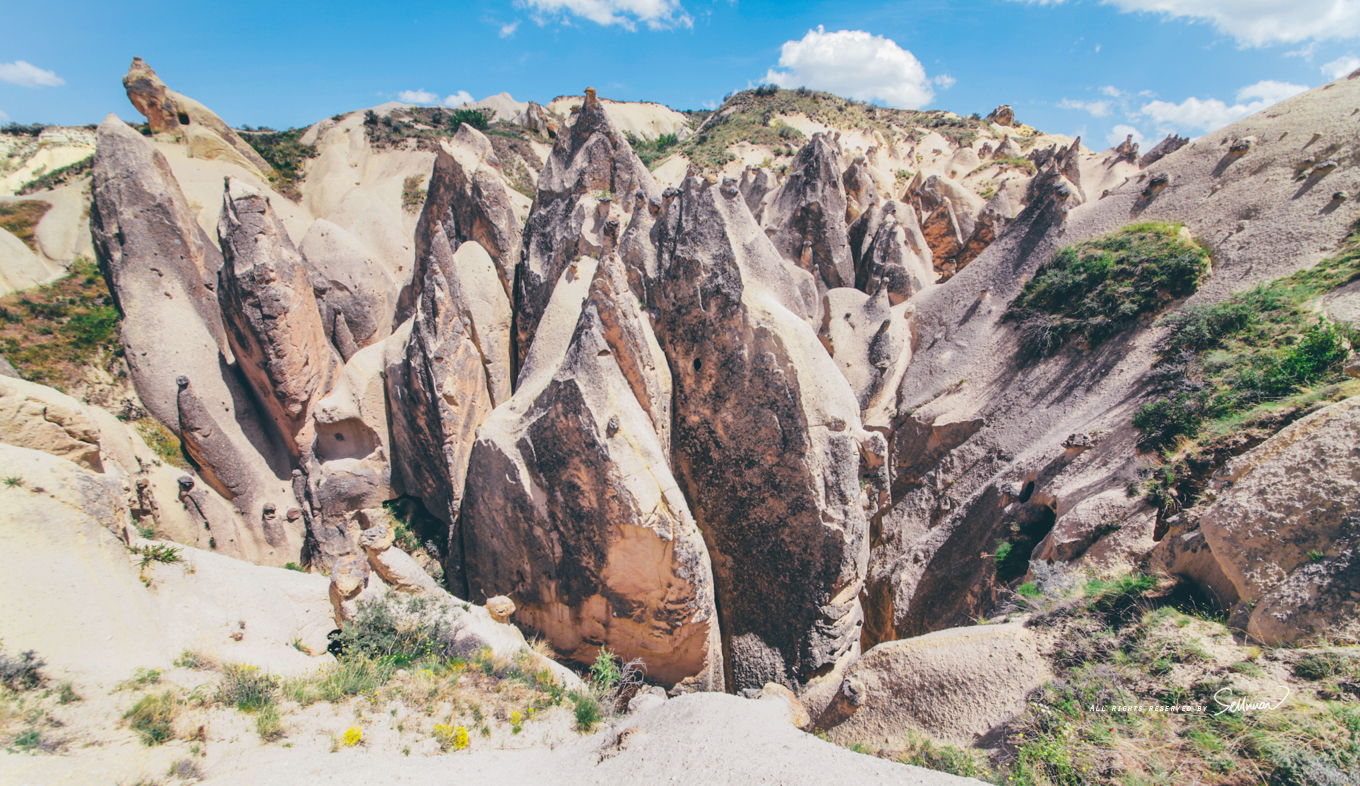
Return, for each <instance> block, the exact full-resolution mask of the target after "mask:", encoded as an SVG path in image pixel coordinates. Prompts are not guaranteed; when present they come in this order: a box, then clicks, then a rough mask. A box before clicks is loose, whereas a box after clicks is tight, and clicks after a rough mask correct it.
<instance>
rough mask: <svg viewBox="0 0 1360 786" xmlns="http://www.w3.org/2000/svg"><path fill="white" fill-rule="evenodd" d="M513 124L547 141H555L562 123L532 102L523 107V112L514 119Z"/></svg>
mask: <svg viewBox="0 0 1360 786" xmlns="http://www.w3.org/2000/svg"><path fill="white" fill-rule="evenodd" d="M515 122H516V123H519V124H520V125H522V126H524V127H525V128H527V129H529V130H530V131H533V132H534V133H536V134H542V135H543V136H546V137H548V138H549V139H556V138H557V134H558V132H559V131H561V130H562V123H561V122H560V121H559V120H558V117H557V115H555V114H553V113H552V112H549V111H548V110H546V109H544V108H543V107H542V106H541V105H539V104H536V103H534V102H533V101H530V102H529V104H528V106H526V107H524V111H523V112H521V113H520V114H519V116H517V117H516V118H515Z"/></svg>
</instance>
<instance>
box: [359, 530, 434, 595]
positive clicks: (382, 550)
mask: <svg viewBox="0 0 1360 786" xmlns="http://www.w3.org/2000/svg"><path fill="white" fill-rule="evenodd" d="M359 545H360V546H362V547H363V549H364V553H365V554H367V555H368V564H369V567H371V568H373V570H374V572H376V573H377V574H378V575H379V576H381V577H382V580H383V581H385V582H387V584H388V586H390V587H392V589H394V590H397V591H398V592H417V593H430V592H434V591H435V590H437V589H438V585H437V584H435V583H434V579H432V578H430V574H428V573H426V572H425V569H424V568H422V567H420V564H419V563H418V562H416V561H415V560H414V559H413V558H412V557H411V555H410V554H407V553H406V552H405V551H402V550H401V549H399V548H397V547H396V546H394V545H393V543H392V530H391V528H389V527H388V526H387V525H385V524H377V525H375V526H372V527H369V528H368V529H366V530H364V534H363V535H360V536H359Z"/></svg>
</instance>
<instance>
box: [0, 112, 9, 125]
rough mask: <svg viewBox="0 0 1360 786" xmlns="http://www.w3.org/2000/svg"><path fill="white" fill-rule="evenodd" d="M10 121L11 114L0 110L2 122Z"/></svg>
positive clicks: (0, 121) (0, 120)
mask: <svg viewBox="0 0 1360 786" xmlns="http://www.w3.org/2000/svg"><path fill="white" fill-rule="evenodd" d="M8 122H9V115H7V114H5V113H4V112H0V123H8Z"/></svg>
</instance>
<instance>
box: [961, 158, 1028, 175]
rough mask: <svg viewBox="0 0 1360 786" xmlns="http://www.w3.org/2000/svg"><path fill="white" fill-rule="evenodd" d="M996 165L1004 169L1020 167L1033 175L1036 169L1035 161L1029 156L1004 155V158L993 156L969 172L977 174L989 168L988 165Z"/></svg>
mask: <svg viewBox="0 0 1360 786" xmlns="http://www.w3.org/2000/svg"><path fill="white" fill-rule="evenodd" d="M994 166H999V167H1001V168H1002V169H1019V170H1020V171H1022V172H1024V173H1025V174H1028V175H1033V174H1034V173H1035V171H1036V170H1035V167H1034V162H1033V161H1031V160H1029V159H1028V158H1019V157H1017V156H1004V157H1002V158H993V159H992V160H991V161H987V162H984V163H982V164H980V165H979V166H978V167H976V168H975V169H974V170H973V171H972V172H969V173H968V174H970V175H976V174H977V173H978V172H981V171H982V170H984V169H987V168H988V167H994Z"/></svg>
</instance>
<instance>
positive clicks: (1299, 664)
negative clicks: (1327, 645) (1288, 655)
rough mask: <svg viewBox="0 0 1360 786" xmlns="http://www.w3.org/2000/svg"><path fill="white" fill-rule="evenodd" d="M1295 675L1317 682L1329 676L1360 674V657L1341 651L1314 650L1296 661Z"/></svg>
mask: <svg viewBox="0 0 1360 786" xmlns="http://www.w3.org/2000/svg"><path fill="white" fill-rule="evenodd" d="M1294 676H1296V677H1298V678H1299V679H1302V680H1309V681H1312V682H1316V681H1317V680H1324V679H1327V678H1328V677H1350V676H1360V657H1357V656H1355V655H1343V654H1341V653H1339V652H1314V653H1309V654H1307V655H1304V656H1303V657H1301V658H1299V659H1298V661H1296V662H1295V663H1294Z"/></svg>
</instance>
